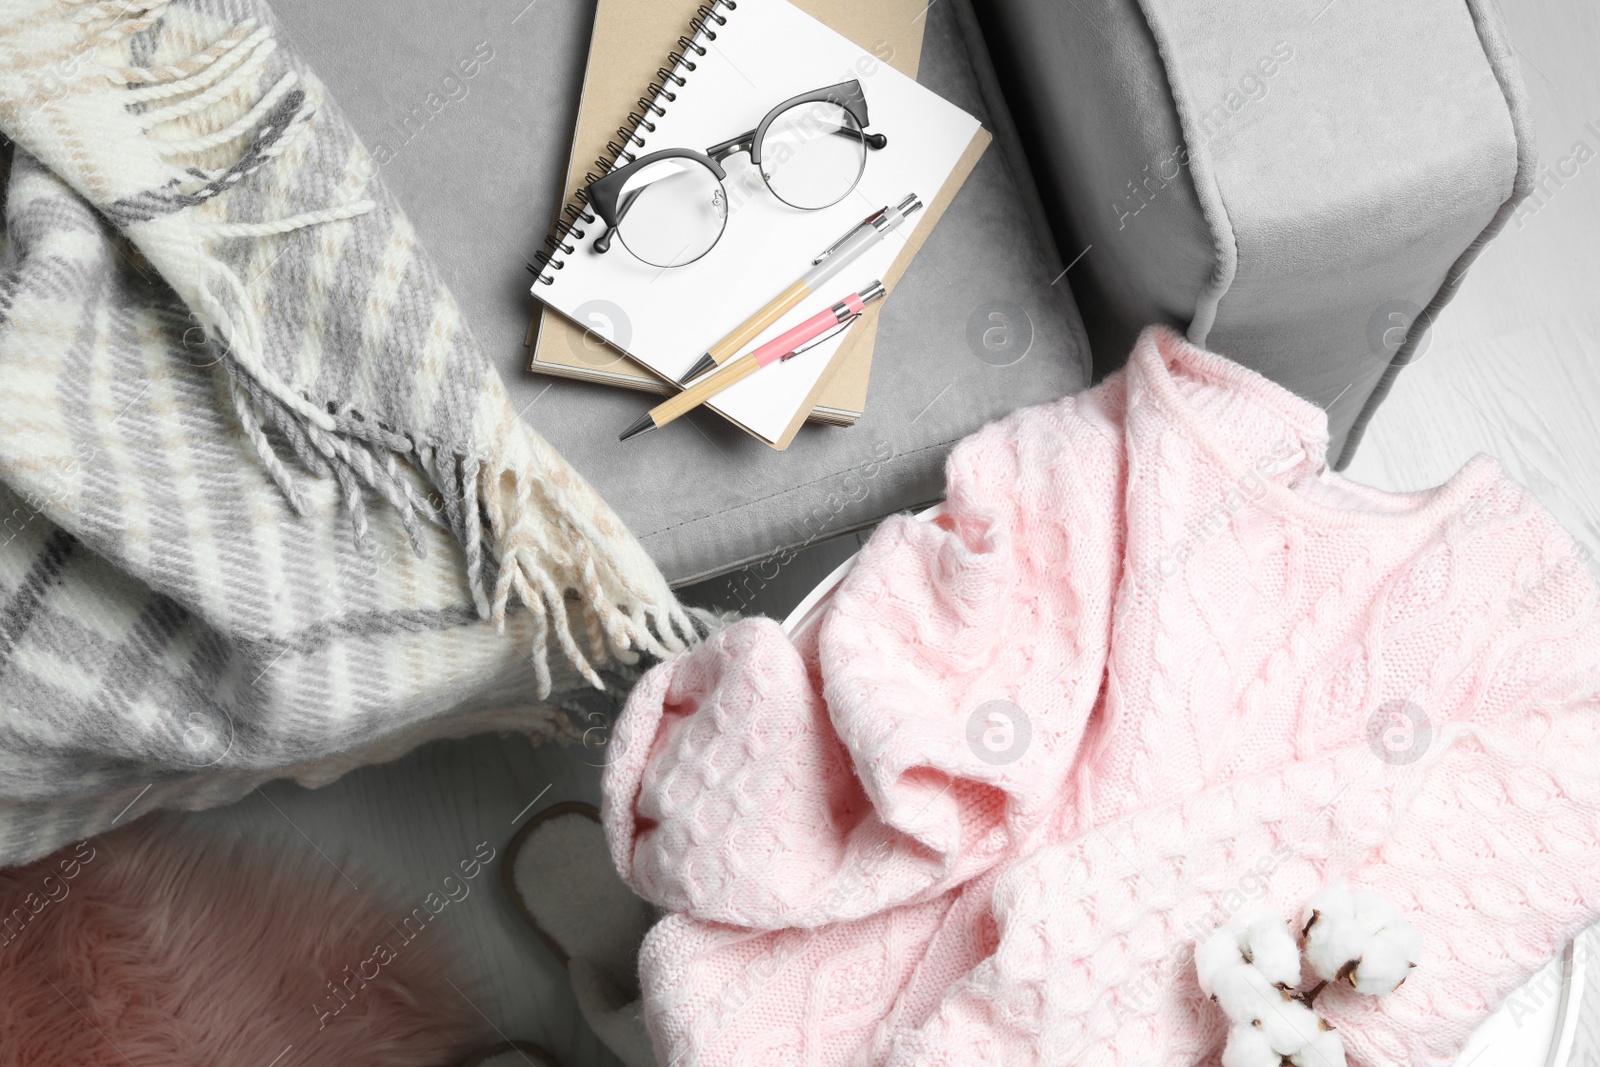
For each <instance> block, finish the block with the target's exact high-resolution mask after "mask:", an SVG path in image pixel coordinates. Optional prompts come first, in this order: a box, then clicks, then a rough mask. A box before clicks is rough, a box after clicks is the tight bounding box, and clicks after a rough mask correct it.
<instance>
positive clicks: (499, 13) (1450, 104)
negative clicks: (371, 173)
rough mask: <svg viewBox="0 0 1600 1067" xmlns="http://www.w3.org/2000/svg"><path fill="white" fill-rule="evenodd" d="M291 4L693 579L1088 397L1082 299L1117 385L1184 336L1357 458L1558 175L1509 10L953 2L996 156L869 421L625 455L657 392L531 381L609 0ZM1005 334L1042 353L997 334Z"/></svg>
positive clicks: (659, 548) (491, 305)
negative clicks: (1540, 180) (1371, 424)
mask: <svg viewBox="0 0 1600 1067" xmlns="http://www.w3.org/2000/svg"><path fill="white" fill-rule="evenodd" d="M275 2H276V7H277V10H278V13H279V16H280V18H281V20H282V22H283V24H284V30H285V32H286V33H288V34H289V35H290V36H291V37H292V38H293V39H294V40H295V41H296V42H297V43H298V44H300V45H301V46H302V47H303V48H304V49H305V50H306V52H307V54H308V55H310V56H311V57H312V58H313V62H314V63H315V64H316V67H317V69H318V71H319V73H320V74H321V76H322V77H323V79H324V80H325V81H327V82H328V83H329V85H330V88H331V89H332V91H333V94H334V96H335V98H336V99H337V100H338V101H339V102H340V104H341V106H342V107H343V108H344V109H345V111H346V112H347V113H348V114H349V116H350V119H351V121H352V122H353V123H354V125H355V127H356V129H357V130H358V131H360V132H361V133H362V135H363V137H364V138H365V139H366V141H367V143H368V145H369V146H373V147H374V148H375V150H376V145H377V144H378V143H380V142H381V143H383V144H384V145H385V147H387V148H388V149H389V150H390V151H389V153H388V154H387V156H385V155H383V154H380V158H381V159H385V162H384V163H383V166H382V170H381V173H382V175H383V177H384V178H385V180H387V181H388V182H389V184H390V187H391V188H392V189H393V191H394V193H395V195H396V196H397V197H398V198H399V199H400V201H401V203H402V204H403V205H404V207H405V209H406V210H407V212H408V213H409V214H410V216H411V218H412V219H413V221H414V222H415V224H416V228H417V230H418V232H419V234H420V236H421V238H422V240H423V241H424V242H425V243H426V244H427V245H428V247H429V249H430V250H431V252H432V253H433V255H434V257H435V259H436V260H437V261H438V263H439V264H440V266H441V269H442V270H443V272H444V273H445V275H446V278H447V279H448V281H449V283H450V285H451V287H452V288H453V289H454V291H455V293H456V295H457V297H458V299H459V300H460V302H461V304H462V307H463V309H464V311H465V314H466V316H467V320H468V322H469V323H470V325H471V326H472V328H473V330H474V332H475V333H476V334H477V336H478V338H479V340H480V342H481V343H482V344H483V346H484V348H485V349H486V350H487V351H488V352H489V353H490V354H491V356H492V358H494V359H496V360H498V361H499V366H500V368H501V371H502V373H503V375H504V377H505V379H506V382H507V385H508V388H509V389H510V390H511V392H512V394H513V396H514V397H515V398H516V399H517V401H518V403H519V404H521V405H525V413H524V417H525V418H527V419H528V421H529V422H531V423H532V424H533V425H534V426H536V427H537V428H538V429H539V430H540V431H541V432H542V433H544V434H545V435H546V436H547V437H548V438H549V439H550V440H551V442H552V443H553V444H555V446H556V447H557V448H559V449H560V450H561V451H562V452H563V453H564V454H565V455H566V456H567V458H568V459H570V460H571V461H572V462H573V463H574V465H576V466H577V467H578V469H579V470H581V471H582V472H583V473H584V475H585V476H587V477H588V478H589V479H590V480H591V481H592V482H593V483H594V484H595V486H596V487H597V488H598V489H599V490H600V492H601V493H602V494H604V495H605V497H606V499H607V500H608V501H610V503H611V504H612V506H613V507H615V508H616V509H617V510H618V511H619V512H620V513H621V514H622V516H623V518H624V519H626V520H627V522H628V523H629V524H630V526H631V527H632V528H633V529H634V531H635V532H636V533H638V534H639V536H640V538H641V539H642V541H643V542H644V545H645V547H646V548H647V549H648V550H649V551H650V552H651V554H652V555H653V556H654V557H655V558H656V560H657V561H658V562H659V563H660V565H661V567H662V569H663V570H664V571H665V572H666V574H667V575H668V577H669V578H670V579H671V580H673V581H674V582H676V583H685V582H690V581H695V580H697V579H702V578H705V577H709V576H711V575H715V574H719V573H722V572H725V571H728V570H732V569H734V568H737V567H740V566H743V565H747V564H749V563H752V562H755V561H758V560H762V559H766V558H768V557H771V556H773V555H774V554H775V553H782V552H784V551H786V550H789V549H792V548H795V547H798V546H800V545H804V544H807V543H810V542H814V541H819V540H823V539H826V538H828V537H832V536H835V535H837V534H840V533H844V532H847V531H849V530H852V529H856V528H859V527H862V526H866V525H869V524H871V523H873V522H875V521H876V520H877V519H879V518H881V517H882V516H883V515H885V514H888V513H890V512H893V511H897V510H902V509H905V508H909V507H914V506H916V505H918V504H921V503H924V502H929V501H931V500H933V499H935V498H937V497H938V496H939V494H940V492H941V489H942V483H943V475H942V466H943V461H944V457H945V455H946V454H947V453H948V451H949V449H950V446H951V445H952V444H953V443H954V442H955V441H957V440H959V439H960V438H962V437H964V436H965V435H967V434H968V433H970V432H971V431H973V430H974V429H976V428H977V427H979V426H981V425H982V424H983V423H985V422H987V421H989V420H991V419H993V418H995V417H997V416H999V415H1001V414H1004V413H1005V412H1007V411H1010V410H1012V409H1014V408H1016V407H1020V406H1023V405H1026V404H1032V403H1037V402H1040V401H1043V400H1049V399H1053V398H1055V397H1058V396H1061V395H1064V394H1067V393H1070V392H1073V391H1075V390H1077V389H1080V388H1082V387H1083V386H1084V385H1086V384H1087V383H1088V381H1089V377H1090V355H1089V346H1088V342H1087V340H1086V335H1085V330H1084V327H1083V323H1082V322H1081V321H1080V319H1079V317H1078V311H1077V307H1076V306H1075V305H1074V302H1073V296H1072V295H1071V294H1069V291H1068V289H1069V285H1070V288H1071V293H1074V294H1076V296H1077V300H1078V302H1079V304H1081V305H1082V306H1083V308H1084V310H1085V312H1086V313H1087V314H1088V316H1089V335H1090V336H1092V337H1093V339H1094V359H1093V369H1094V371H1095V372H1097V373H1104V372H1105V371H1107V370H1109V369H1110V368H1111V367H1113V366H1115V365H1117V364H1118V363H1119V362H1120V361H1121V360H1122V358H1124V357H1125V355H1126V352H1127V350H1128V348H1129V346H1130V344H1131V342H1132V339H1133V336H1134V333H1135V332H1136V331H1137V329H1138V328H1139V327H1140V326H1142V325H1143V324H1145V323H1146V322H1150V321H1165V322H1169V323H1173V324H1175V325H1178V326H1180V327H1182V328H1185V329H1187V330H1188V332H1189V335H1190V337H1191V338H1192V339H1194V340H1195V341H1197V342H1200V343H1203V344H1206V345H1208V346H1209V347H1212V348H1214V349H1216V350H1218V351H1221V352H1223V353H1226V354H1227V355H1229V356H1231V357H1233V358H1235V359H1237V360H1239V361H1240V362H1242V363H1244V364H1246V365H1248V366H1252V367H1254V368H1256V369H1258V370H1260V371H1262V372H1263V373H1265V374H1267V375H1269V376H1270V377H1273V378H1274V379H1276V380H1278V381H1280V382H1282V383H1284V384H1285V385H1287V386H1288V387H1290V388H1292V389H1294V390H1295V391H1297V392H1299V393H1301V394H1302V395H1304V396H1306V397H1308V398H1310V399H1312V400H1314V401H1316V402H1318V403H1320V404H1322V405H1324V406H1325V407H1327V408H1328V409H1329V422H1330V427H1331V430H1332V432H1333V437H1334V442H1333V450H1332V451H1333V454H1334V455H1341V448H1342V457H1341V458H1342V460H1345V461H1347V460H1348V458H1349V455H1350V451H1351V450H1352V449H1353V448H1354V443H1355V440H1356V439H1357V437H1358V436H1359V428H1360V426H1361V425H1362V424H1363V423H1364V420H1365V419H1366V418H1368V417H1369V416H1370V414H1371V412H1372V410H1373V408H1374V407H1375V405H1376V404H1377V402H1378V401H1379V400H1380V399H1381V398H1382V395H1383V393H1384V391H1385V390H1386V389H1387V387H1388V384H1389V382H1390V381H1392V378H1393V374H1394V373H1395V370H1396V369H1397V367H1396V366H1391V364H1400V363H1403V362H1404V361H1405V360H1406V359H1407V358H1408V357H1409V354H1410V352H1411V347H1410V346H1414V345H1415V344H1416V343H1417V341H1418V339H1419V337H1420V331H1418V330H1412V331H1411V332H1410V336H1409V338H1406V326H1407V325H1408V324H1409V322H1410V320H1411V318H1412V317H1413V316H1414V315H1415V313H1416V312H1418V311H1419V310H1421V309H1429V310H1431V311H1434V312H1436V311H1437V310H1438V309H1439V308H1441V307H1442V306H1443V304H1444V303H1445V301H1447V300H1448V299H1449V296H1450V294H1451V293H1452V292H1453V291H1454V288H1455V284H1456V283H1457V281H1458V280H1459V278H1460V275H1461V272H1462V271H1464V270H1465V269H1466V267H1467V265H1468V264H1469V263H1470V262H1471V260H1472V258H1473V256H1475V255H1476V253H1477V250H1478V249H1479V248H1480V247H1481V246H1482V244H1483V242H1484V241H1486V240H1487V239H1488V238H1489V237H1490V236H1492V235H1493V233H1494V232H1495V231H1496V229H1497V228H1498V226H1499V225H1500V224H1501V223H1503V222H1504V220H1505V219H1506V218H1507V217H1508V216H1509V213H1510V210H1511V208H1512V207H1513V206H1514V205H1515V202H1516V201H1517V200H1518V199H1520V198H1521V196H1522V195H1525V193H1526V190H1527V187H1528V185H1529V182H1530V181H1531V175H1532V170H1533V156H1532V149H1531V147H1530V145H1531V136H1530V133H1529V131H1528V129H1527V118H1526V112H1525V105H1524V103H1523V91H1522V88H1521V85H1520V82H1519V81H1518V78H1517V74H1516V70H1515V64H1514V63H1513V62H1512V61H1511V58H1510V53H1509V46H1508V45H1506V43H1505V41H1504V39H1503V35H1502V33H1501V30H1500V28H1499V22H1498V18H1497V16H1496V15H1495V13H1494V12H1493V9H1492V7H1491V3H1492V0H1470V2H1469V0H1408V2H1407V3H1405V4H1389V5H1373V4H1367V3H1360V2H1357V0H1333V2H1332V3H1329V2H1327V0H1315V2H1312V3H1306V4H1302V3H1296V4H1284V3H1281V2H1278V0H1229V2H1228V3H1220V4H1213V3H1206V4H1196V3H1193V2H1190V0H987V2H986V3H984V4H982V6H981V7H979V8H978V10H977V16H976V17H974V14H973V11H972V9H971V8H970V7H969V6H968V0H948V2H945V3H935V4H932V5H931V6H930V7H929V8H928V9H927V12H926V18H927V20H928V24H927V30H926V37H925V41H924V46H923V56H922V61H921V72H920V80H921V81H922V82H923V83H924V84H925V85H927V86H928V87H929V88H931V89H933V90H934V91H936V92H939V93H941V94H942V95H944V96H946V97H947V98H949V99H950V100H952V101H954V102H955V103H957V104H958V105H960V106H961V107H963V108H965V109H967V110H968V111H971V112H972V113H974V114H976V115H977V116H978V117H979V118H980V119H981V120H983V122H984V124H985V126H987V127H988V128H989V129H990V130H991V131H992V132H993V133H994V134H995V143H994V144H993V145H992V146H991V147H990V149H989V151H988V152H987V153H986V154H985V155H984V157H983V158H982V159H981V160H980V161H979V163H978V166H977V168H976V170H975V171H974V172H973V174H972V176H971V178H970V179H969V180H968V182H967V184H966V185H965V186H964V187H963V188H962V190H961V192H960V193H959V194H958V196H957V198H956V200H955V202H954V204H953V205H952V206H951V208H950V210H949V211H948V212H947V213H946V215H945V217H944V219H943V220H942V221H941V222H940V224H939V226H938V227H937V229H935V230H934V232H933V234H932V235H931V236H930V237H929V239H928V241H927V244H926V246H925V247H924V249H923V251H922V253H921V254H920V255H919V256H918V257H917V259H916V260H915V261H914V262H913V264H912V265H911V268H910V270H909V271H908V272H907V273H906V275H905V277H904V279H903V280H902V282H901V284H900V286H899V288H898V289H897V290H896V291H895V292H894V294H893V295H892V296H891V297H890V299H889V301H888V302H887V304H886V305H885V307H884V309H883V315H882V319H881V323H880V328H879V334H878V340H877V347H876V355H875V359H874V364H873V373H872V389H871V394H870V398H869V401H868V405H867V411H866V414H865V416H864V417H863V418H862V419H861V421H860V422H859V423H858V424H857V425H856V426H854V427H853V428H850V429H839V428H822V427H806V428H805V429H803V430H802V432H801V433H800V435H799V436H798V437H797V438H796V440H795V442H794V444H793V445H792V446H791V447H790V448H789V450H788V451H787V452H784V453H775V452H772V451H771V450H769V449H767V448H766V447H765V446H763V445H761V444H760V443H758V442H756V441H754V440H752V439H750V438H748V437H747V436H745V435H744V434H743V433H741V432H739V431H737V430H734V429H732V428H731V427H728V426H726V425H724V424H722V423H721V422H720V421H719V420H718V419H717V418H716V417H715V416H712V415H708V414H699V415H695V416H690V417H689V418H686V419H683V420H680V421H679V422H678V423H676V424H674V425H673V426H670V427H668V428H667V429H665V430H663V431H661V432H660V433H656V434H651V435H649V436H648V437H646V438H641V439H640V440H638V441H633V442H628V443H627V444H621V443H619V442H618V441H617V440H616V433H617V431H618V429H620V428H621V427H622V426H625V425H627V424H628V423H630V422H632V421H633V420H634V419H635V418H636V417H637V416H638V415H639V414H640V413H641V412H642V411H643V410H644V409H645V407H646V406H648V403H649V401H648V400H647V399H646V398H644V397H642V396H640V395H637V394H630V393H626V392H622V391H619V390H615V389H610V388H606V387H603V386H595V385H584V384H579V383H574V382H569V381H564V380H559V379H551V378H545V377H542V376H537V375H531V374H528V373H526V372H525V371H524V370H523V369H522V368H523V363H524V359H525V350H524V348H523V346H522V340H523V335H524V331H525V329H526V327H527V322H528V316H529V313H530V310H531V308H532V298H531V297H530V296H529V295H528V293H527V275H526V273H525V272H524V271H523V267H522V265H523V262H524V261H525V260H527V259H528V258H530V257H531V255H532V253H533V252H534V250H535V249H536V248H537V247H538V246H539V242H540V239H541V238H542V236H543V233H544V230H545V227H546V225H547V223H548V221H549V219H550V216H551V212H552V210H553V209H554V208H555V207H556V206H557V204H558V200H557V198H558V197H559V195H560V191H561V180H562V175H563V173H564V168H565V164H566V154H567V147H568V141H569V138H570V135H571V130H572V123H573V120H574V116H575V114H576V109H577V96H578V90H579V87H580V85H581V83H582V78H583V68H584V59H585V54H586V50H587V41H588V33H589V28H590V23H591V21H592V15H593V5H592V3H589V2H586V0H571V2H569V0H561V2H550V0H540V2H536V3H531V4H528V5H527V6H523V4H522V3H520V2H517V0H512V2H510V3H506V4H501V3H499V2H498V0H497V2H496V3H494V4H493V5H491V4H490V3H489V2H488V0H474V2H471V3H463V4H449V5H445V4H438V3H434V2H432V0H399V2H396V3H390V4H384V5H377V4H375V3H372V2H371V0H366V2H358V3H343V4H325V3H314V2H312V0H275ZM485 47H487V48H488V49H490V50H492V58H490V59H489V60H488V61H486V62H483V63H482V64H481V66H480V68H479V70H478V73H477V74H476V75H475V76H474V77H473V78H472V79H470V80H467V81H461V80H460V79H456V80H455V81H454V82H452V83H449V84H446V83H444V82H443V78H444V77H445V76H446V75H448V74H450V73H451V69H452V67H453V66H454V65H455V63H456V61H457V60H458V59H460V58H461V57H463V56H467V55H469V54H474V53H476V54H478V55H479V56H481V55H482V52H483V49H484V48H485ZM997 78H998V81H997ZM452 84H453V85H456V88H454V89H451V90H450V92H449V93H448V94H447V95H446V102H445V104H444V106H443V107H441V108H438V109H437V110H436V111H434V112H432V113H431V114H429V113H428V112H427V111H426V109H423V110H422V111H421V112H419V109H421V108H423V105H424V102H425V100H427V99H428V97H429V94H430V93H434V94H436V93H438V91H439V90H440V89H441V88H444V89H450V86H451V85H452ZM1002 88H1003V90H1004V92H1003V93H1002V91H1001V89H1002ZM434 99H435V100H437V99H438V96H437V95H435V97H434ZM1008 101H1009V109H1008V107H1007V102H1008ZM419 114H421V116H422V117H421V118H420V120H419V119H415V118H412V116H417V115H419ZM1013 119H1014V120H1015V123H1014V124H1013ZM1017 129H1020V131H1021V134H1020V136H1018V135H1017V134H1016V133H1015V130H1017ZM891 132H892V131H891ZM1035 183H1036V184H1037V189H1036V188H1035ZM1067 265H1070V268H1071V269H1070V270H1068V271H1067V272H1066V275H1065V277H1062V275H1061V272H1062V270H1063V267H1064V266H1067ZM996 308H998V309H999V310H1000V312H1001V315H1002V318H1001V319H993V318H992V317H991V315H990V312H991V311H993V310H994V309H996ZM1019 312H1020V313H1019ZM1422 318H1423V321H1427V315H1426V313H1424V314H1423V316H1422ZM1013 320H1016V321H1013ZM991 322H1003V323H1005V324H1006V328H1007V329H1010V330H1014V331H1016V336H1015V337H1012V338H1011V339H1010V348H1008V349H1007V351H1008V352H1010V351H1018V352H1021V351H1022V349H1023V345H1024V341H1025V342H1026V350H1025V353H1024V354H1023V355H1022V357H1021V358H1020V359H1018V360H1016V361H1015V362H1011V359H1012V357H1011V356H1010V355H1005V358H996V357H995V354H994V353H992V352H986V351H985V349H984V346H983V345H982V344H981V343H979V341H980V338H982V337H984V336H986V334H985V332H984V331H985V330H986V329H988V328H989V324H990V323H991ZM1396 323H1399V333H1398V334H1397V333H1396V332H1395V325H1396ZM1400 338H1405V340H1406V347H1402V348H1400V350H1399V352H1398V355H1395V354H1394V352H1393V342H1395V341H1397V340H1398V339H1400Z"/></svg>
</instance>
